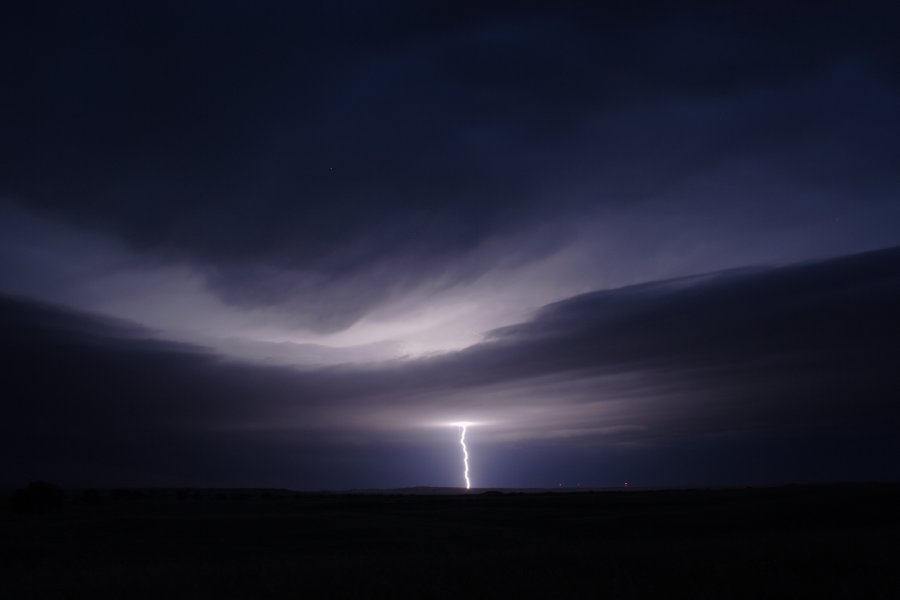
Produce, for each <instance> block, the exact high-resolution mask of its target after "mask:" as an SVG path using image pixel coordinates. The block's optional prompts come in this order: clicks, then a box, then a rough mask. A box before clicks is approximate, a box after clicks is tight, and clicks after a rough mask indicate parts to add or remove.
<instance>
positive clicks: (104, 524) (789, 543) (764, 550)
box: [0, 485, 900, 599]
mask: <svg viewBox="0 0 900 600" xmlns="http://www.w3.org/2000/svg"><path fill="white" fill-rule="evenodd" d="M7 500H9V499H7ZM7 504H9V502H7ZM27 509H28V507H25V508H24V509H23V507H22V506H19V507H18V512H17V511H13V510H11V509H5V510H3V511H2V512H0V577H2V578H0V597H3V598H9V599H14V598H15V599H18V598H91V599H93V598H238V597H241V598H244V597H245V598H281V597H295V598H301V597H311V596H312V597H356V598H370V597H417V598H503V597H543V598H637V597H641V598H643V597H655V598H666V599H668V598H715V599H726V598H754V599H757V598H765V597H772V596H777V597H791V598H891V599H893V598H900V561H898V559H900V486H897V485H854V486H814V487H785V488H771V489H746V490H705V491H704V490H691V491H628V492H583V493H572V494H549V493H548V494H513V493H498V492H490V493H486V494H469V495H404V494H381V495H335V494H330V495H329V494H292V493H286V492H276V491H247V490H245V491H215V490H213V491H191V490H151V491H148V490H99V491H77V492H76V491H68V492H67V493H66V497H65V499H64V502H62V503H61V505H60V506H55V507H54V506H49V507H48V506H41V507H38V510H37V511H32V512H27ZM22 510H26V512H21V511H22Z"/></svg>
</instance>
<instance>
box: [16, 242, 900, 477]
mask: <svg viewBox="0 0 900 600" xmlns="http://www.w3.org/2000/svg"><path fill="white" fill-rule="evenodd" d="M898 274H900V249H896V248H895V249H891V250H885V251H880V252H873V253H868V254H862V255H855V256H849V257H844V258H839V259H833V260H829V261H822V262H814V263H807V264H800V265H794V266H788V267H781V268H756V269H744V270H736V271H729V272H723V273H715V274H711V275H708V276H703V277H695V278H686V279H680V280H672V281H662V282H656V283H652V284H645V285H639V286H632V287H627V288H622V289H618V290H611V291H605V292H597V293H591V294H585V295H582V296H578V297H575V298H571V299H569V300H566V301H563V302H559V303H556V304H553V305H550V306H547V307H545V308H544V309H542V310H541V311H540V312H539V313H538V314H537V315H536V316H535V318H534V319H533V320H532V321H530V322H527V323H523V324H521V325H518V326H515V327H508V328H504V329H502V330H499V331H496V332H494V334H493V337H492V339H491V340H490V341H487V342H485V343H483V344H480V345H478V346H475V347H472V348H470V349H467V350H464V351H461V352H457V353H453V354H447V355H442V356H437V357H433V358H428V359H421V360H417V361H409V362H404V361H400V362H393V363H386V364H383V365H379V366H372V365H370V366H368V367H365V368H362V367H349V366H345V367H336V368H328V369H318V370H307V371H297V370H293V369H276V368H263V367H258V366H250V365H241V364H237V363H234V362H232V361H223V360H221V359H218V358H215V357H212V356H209V355H208V354H206V353H205V352H203V351H201V350H199V349H197V348H193V347H190V346H184V345H175V344H169V343H160V342H154V341H150V340H146V339H142V333H141V331H140V330H137V329H135V328H131V327H129V326H127V325H123V324H120V323H113V322H108V321H106V320H102V319H96V318H91V317H87V316H85V315H81V314H75V313H68V312H61V311H60V310H59V309H54V308H50V307H46V306H38V305H34V304H32V303H28V302H24V301H21V300H11V299H7V300H4V302H3V311H2V321H0V322H2V325H3V330H4V336H3V358H4V365H5V368H6V369H7V373H8V375H7V377H6V384H5V385H6V389H5V393H4V398H5V401H4V419H3V421H2V423H3V425H2V431H3V435H2V444H3V448H4V454H5V455H8V456H16V457H19V458H18V464H17V465H16V467H15V469H14V470H13V472H12V473H10V474H9V475H7V477H12V478H15V477H21V478H24V477H31V476H32V475H31V473H36V472H41V473H50V474H52V475H53V476H54V477H57V478H62V479H64V480H69V481H72V482H76V481H77V480H79V479H84V478H95V479H96V478H99V479H102V478H103V477H106V478H109V477H113V476H115V477H118V478H120V479H121V480H124V481H128V482H141V481H144V482H146V481H152V482H155V483H166V482H172V481H178V482H181V481H190V478H191V477H192V476H194V477H197V478H203V481H207V482H209V483H215V484H234V483H238V482H239V483H242V484H252V483H253V482H261V481H264V482H275V481H289V482H291V483H290V485H297V486H301V487H302V486H306V487H310V486H312V487H316V486H328V485H337V486H354V485H377V483H376V482H377V481H378V480H379V478H381V479H380V480H381V481H382V482H383V483H382V484H381V485H391V484H393V483H395V482H402V483H405V484H413V483H422V482H425V483H433V482H435V478H437V482H440V481H441V480H440V476H437V475H435V472H438V473H441V472H443V471H442V469H443V466H441V467H440V468H438V469H437V471H434V470H432V469H433V468H434V465H435V464H438V465H443V462H442V461H446V460H447V458H446V454H442V452H441V451H440V448H441V447H442V443H443V442H442V441H441V440H440V439H438V438H439V437H440V436H439V435H438V434H435V433H433V431H434V430H423V429H417V428H419V427H421V426H423V425H426V424H427V423H428V422H430V421H434V420H435V419H442V418H444V419H445V418H447V417H450V416H453V415H460V414H462V415H464V416H468V415H475V416H476V417H480V416H485V417H487V418H488V419H496V422H495V423H494V424H493V425H491V424H488V425H486V426H485V427H484V428H483V429H481V430H480V432H479V436H480V438H481V440H482V441H481V442H480V443H481V444H482V445H481V446H480V447H481V448H482V449H483V450H482V455H481V456H482V460H483V461H484V462H483V463H482V469H483V470H482V471H481V477H482V481H484V482H485V483H488V481H490V480H491V479H492V478H493V482H492V483H494V484H496V485H524V483H522V482H529V483H540V482H542V483H543V484H547V483H555V481H556V480H555V477H556V475H557V474H559V473H560V472H564V473H566V474H567V476H568V477H572V478H573V480H582V481H585V480H586V481H594V482H603V481H610V479H608V478H609V477H618V474H619V473H622V472H630V473H632V474H635V473H640V474H641V477H642V478H643V479H644V480H645V481H648V482H654V481H655V482H677V481H679V479H678V478H679V476H680V477H682V479H681V480H680V481H682V482H684V481H685V479H684V478H688V477H694V478H697V481H700V482H704V481H705V482H707V483H711V482H716V481H718V482H723V481H729V482H737V483H741V482H745V483H746V482H747V481H750V480H753V481H779V480H783V479H785V478H787V479H790V478H792V477H794V478H797V477H799V478H800V479H804V478H805V479H809V478H814V479H815V478H819V479H836V478H837V479H840V478H856V477H868V478H885V477H888V478H890V477H896V476H897V475H898V473H897V470H896V465H895V464H894V461H892V460H891V459H890V457H892V456H895V455H896V451H897V447H896V446H897V439H896V435H895V432H896V430H897V427H898V425H900V410H898V407H897V404H896V398H897V397H898V392H900V382H898V379H897V377H896V359H897V351H896V340H897V339H898V335H900V309H898V307H900V275H898ZM410 431H412V433H410ZM423 432H424V433H423ZM498 432H499V433H498ZM423 436H426V437H423ZM479 436H476V437H475V440H476V441H475V442H474V443H476V444H478V443H479V442H478V438H479ZM435 440H437V441H435ZM509 440H512V441H509ZM534 453H539V455H540V457H542V458H540V457H538V456H536V455H535V454H534ZM611 457H615V460H613V459H612V458H611ZM526 458H527V461H526ZM432 460H433V461H435V462H433V463H430V461H432ZM504 461H507V462H506V463H505V464H504ZM522 461H526V462H524V463H523V462H522ZM611 461H612V462H611ZM514 462H515V464H516V467H515V469H513V470H512V471H510V469H512V468H513V467H512V464H513V463H514ZM429 464H431V465H432V466H431V467H429ZM738 465H740V466H741V468H746V469H747V470H746V471H735V470H734V469H735V467H736V466H738ZM680 468H684V469H686V470H685V471H683V472H679V471H677V469H680ZM673 469H675V471H673ZM453 472H454V471H453V467H452V466H451V467H449V468H448V469H447V473H450V474H452V473H453ZM511 472H512V473H518V475H515V476H514V475H510V473H511ZM725 472H728V473H729V475H728V477H725V478H724V479H723V477H724V476H723V473H725ZM429 473H430V474H429ZM192 474H193V475H192ZM610 474H614V475H610ZM429 477H430V478H431V479H428V478H429ZM447 477H448V479H449V478H450V475H447ZM516 477H519V479H518V481H516ZM742 477H743V479H741V478H742ZM548 478H549V479H548ZM654 478H655V479H654ZM704 478H705V479H704Z"/></svg>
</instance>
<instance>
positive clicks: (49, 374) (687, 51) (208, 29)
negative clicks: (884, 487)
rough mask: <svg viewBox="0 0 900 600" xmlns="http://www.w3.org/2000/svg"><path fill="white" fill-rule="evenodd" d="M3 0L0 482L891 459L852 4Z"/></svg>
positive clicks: (875, 187)
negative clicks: (463, 450)
mask: <svg viewBox="0 0 900 600" xmlns="http://www.w3.org/2000/svg"><path fill="white" fill-rule="evenodd" d="M630 6H631V5H629V8H621V9H611V8H608V7H600V6H596V7H591V6H590V5H588V6H577V5H574V4H571V5H570V4H566V3H562V4H561V3H558V2H555V3H550V2H548V3H540V2H536V3H520V2H516V3H511V2H510V3H506V2H479V3H473V4H471V5H469V4H466V3H428V4H427V6H425V5H422V4H420V3H403V2H400V3H388V4H384V3H366V2H344V3H337V4H335V3H321V4H320V5H319V4H316V3H301V4H299V5H292V4H290V3H267V2H257V3H253V4H252V5H251V4H245V5H240V4H225V5H223V3H220V2H201V1H188V2H178V3H174V2H173V3H168V2H154V3H129V5H128V6H122V5H121V3H117V2H87V3H79V4H78V5H77V6H76V5H72V4H71V3H64V2H47V3H41V2H38V3H29V5H28V6H20V7H17V8H15V9H11V10H10V11H8V14H7V15H6V17H5V18H4V19H2V20H0V46H2V48H0V57H2V58H0V66H2V69H0V73H2V77H3V83H4V89H5V90H7V92H6V93H4V94H3V95H2V97H0V134H2V139H3V140H4V143H3V144H2V146H3V147H2V149H0V295H2V297H0V306H2V308H3V311H2V314H0V322H2V324H3V329H4V336H3V340H4V341H3V348H4V357H5V358H4V360H5V362H6V364H7V365H8V370H9V372H10V381H9V383H8V385H9V392H8V393H4V394H3V396H4V400H3V404H4V412H5V413H6V418H4V419H3V420H2V421H3V424H2V425H0V436H2V439H0V450H3V451H4V453H5V454H7V455H12V456H17V457H24V458H22V459H21V460H20V461H18V464H17V465H15V466H13V467H12V468H11V469H10V470H9V471H8V473H6V474H3V477H2V479H0V484H15V483H19V482H21V481H27V480H29V479H34V478H41V477H42V478H46V479H52V480H55V481H59V482H62V483H68V484H73V485H81V484H83V485H107V484H108V485H119V484H122V485H125V484H129V485H131V484H133V485H275V486H284V487H296V488H305V489H315V488H323V487H338V488H346V487H392V486H403V485H461V481H460V479H461V471H460V465H459V459H460V457H459V455H458V451H459V447H458V444H457V441H458V440H457V434H458V432H457V431H455V430H454V429H453V428H452V427H441V426H436V425H439V424H443V423H451V422H455V421H461V420H464V421H472V422H477V423H478V425H476V426H473V427H472V429H471V430H470V432H469V434H468V440H469V443H470V448H471V450H472V457H473V459H472V478H473V484H474V485H476V486H514V487H522V486H547V485H557V484H559V483H563V484H567V485H575V484H582V485H620V484H621V483H622V482H623V481H625V480H626V479H627V480H629V481H631V482H633V483H634V484H644V485H683V484H705V485H717V484H745V483H777V482H792V481H835V480H851V479H853V480H859V479H896V478H897V477H898V476H900V467H898V466H897V465H896V464H895V463H896V461H892V460H890V459H889V457H890V456H892V455H896V453H897V451H898V450H900V440H898V439H897V436H896V433H895V432H896V431H897V426H898V425H900V422H898V421H900V411H898V409H897V408H896V406H895V399H896V398H897V397H898V396H897V392H898V391H900V382H898V378H897V376H896V375H895V374H894V371H895V370H896V367H895V365H896V364H897V361H898V359H900V355H898V351H897V345H896V340H897V339H898V337H897V336H898V333H900V331H898V324H900V309H898V308H897V307H898V306H900V250H898V248H900V171H898V169H897V157H898V156H900V117H898V112H897V106H898V100H900V77H898V73H900V64H898V57H900V47H898V42H897V40H898V39H900V36H898V33H900V31H898V27H897V25H896V24H897V23H898V22H900V19H898V17H900V14H898V10H897V9H896V8H895V7H892V6H889V5H887V4H885V5H884V6H880V7H879V6H877V5H875V4H871V5H869V4H867V5H866V6H865V7H852V6H849V5H844V6H840V5H838V4H833V5H830V4H828V3H825V4H822V5H820V6H817V7H811V6H807V7H802V8H801V7H796V6H795V7H791V6H786V5H785V4H784V3H775V2H773V3H754V4H753V5H752V6H750V5H748V4H746V3H736V4H734V5H729V4H728V3H725V4H723V3H721V2H719V3H709V4H708V5H704V4H703V3H700V4H693V5H691V7H690V8H685V7H680V8H679V7H675V6H672V5H670V4H669V3H659V4H656V3H645V4H643V5H641V6H634V7H630Z"/></svg>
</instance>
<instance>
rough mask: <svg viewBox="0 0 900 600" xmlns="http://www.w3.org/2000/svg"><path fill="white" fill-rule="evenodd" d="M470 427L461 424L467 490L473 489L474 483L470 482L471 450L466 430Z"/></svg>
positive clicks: (460, 439) (460, 435)
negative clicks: (468, 446) (467, 443)
mask: <svg viewBox="0 0 900 600" xmlns="http://www.w3.org/2000/svg"><path fill="white" fill-rule="evenodd" d="M467 428H468V425H467V424H465V423H461V424H460V426H459V445H460V446H462V451H463V476H464V477H465V478H466V489H467V490H468V489H471V488H472V482H471V481H469V450H468V448H466V429H467Z"/></svg>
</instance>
